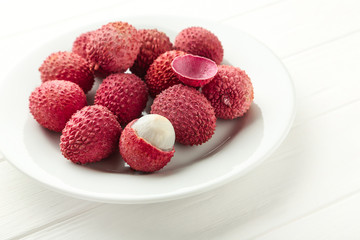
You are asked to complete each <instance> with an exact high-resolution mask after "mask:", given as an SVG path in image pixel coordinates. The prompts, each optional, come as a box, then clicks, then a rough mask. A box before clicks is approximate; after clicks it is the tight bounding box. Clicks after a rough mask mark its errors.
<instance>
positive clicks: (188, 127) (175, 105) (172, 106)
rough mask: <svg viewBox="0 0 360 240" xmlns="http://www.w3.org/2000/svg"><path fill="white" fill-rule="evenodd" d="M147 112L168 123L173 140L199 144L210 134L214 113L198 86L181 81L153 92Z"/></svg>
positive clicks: (214, 118) (213, 126)
mask: <svg viewBox="0 0 360 240" xmlns="http://www.w3.org/2000/svg"><path fill="white" fill-rule="evenodd" d="M151 113H153V114H159V115H162V116H164V117H166V118H167V119H169V121H170V122H171V123H172V125H173V126H174V129H175V135H176V141H177V142H179V143H182V144H185V145H200V144H202V143H204V142H206V141H208V140H209V139H210V138H211V137H212V135H213V134H214V131H215V127H216V117H215V112H214V109H213V107H212V106H211V104H210V102H209V101H208V100H207V99H206V98H205V96H204V95H203V94H202V93H200V92H199V91H198V90H196V89H195V88H192V87H188V86H185V85H182V84H178V85H175V86H172V87H170V88H168V89H166V90H164V91H163V92H161V93H160V94H159V95H157V96H156V98H155V100H154V103H153V105H152V106H151Z"/></svg>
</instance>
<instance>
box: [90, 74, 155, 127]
mask: <svg viewBox="0 0 360 240" xmlns="http://www.w3.org/2000/svg"><path fill="white" fill-rule="evenodd" d="M147 100H148V91H147V87H146V84H145V83H144V82H143V81H142V80H141V79H140V78H139V77H138V76H136V75H134V74H129V73H115V74H111V75H109V76H108V77H107V78H105V79H104V81H103V82H102V83H101V84H100V86H99V89H98V90H97V91H96V94H95V104H99V105H103V106H105V107H107V108H108V109H109V110H110V111H112V112H113V113H114V114H115V115H116V116H117V117H118V121H119V122H120V124H127V123H129V122H130V121H131V120H133V119H135V118H137V117H139V116H140V115H141V112H142V111H143V110H144V108H145V107H146V103H147Z"/></svg>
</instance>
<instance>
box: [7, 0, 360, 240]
mask: <svg viewBox="0 0 360 240" xmlns="http://www.w3.org/2000/svg"><path fill="white" fill-rule="evenodd" d="M359 13H360V2H359V1H358V0H253V1H251V0H240V1H239V0H238V1H235V0H233V1H225V0H223V1H195V0H192V1H188V0H185V1H160V0H152V1H140V0H134V1H115V0H113V1H111V0H108V1H94V0H88V1H75V0H72V1H70V0H63V1H45V0H33V1H25V0H23V1H20V0H12V1H10V0H2V1H1V2H0V26H1V31H0V66H1V67H0V69H1V72H0V74H1V75H0V77H1V78H0V79H1V81H6V79H4V78H3V76H4V75H5V74H6V72H7V71H8V70H9V69H11V67H12V66H15V65H16V63H17V62H18V61H19V60H20V59H21V58H22V57H23V56H25V55H26V54H27V53H28V52H30V51H31V50H32V49H33V48H34V47H37V46H40V45H41V44H42V43H44V42H46V41H47V40H48V39H52V38H54V37H56V36H57V35H60V34H62V33H64V32H66V31H67V30H68V29H74V28H77V27H81V26H83V25H86V24H88V23H89V22H95V21H107V20H111V19H121V17H122V16H131V15H142V14H159V15H169V16H170V15H175V16H185V17H196V18H201V19H204V20H206V19H210V20H213V21H216V22H221V23H224V24H228V25H230V26H232V27H235V28H237V29H240V30H242V31H245V32H247V33H249V34H251V35H252V36H254V37H256V38H257V39H259V40H260V41H262V42H263V43H264V44H266V45H267V46H269V47H270V48H271V49H272V50H273V51H274V52H275V54H277V55H278V56H279V57H280V58H281V60H282V61H283V63H284V64H285V66H286V67H287V69H288V70H289V72H290V74H291V76H292V78H293V81H294V83H295V86H296V94H297V97H296V100H297V116H296V119H295V122H294V125H293V127H292V129H291V130H290V133H289V135H288V137H287V138H286V139H285V141H284V143H283V144H282V145H281V146H280V148H279V149H278V150H277V151H276V152H275V153H274V154H273V155H272V156H271V157H270V158H269V159H267V160H266V161H265V162H264V163H263V164H262V165H261V166H259V167H257V168H256V169H255V170H254V171H252V172H251V173H249V174H247V175H246V176H245V177H242V178H239V179H238V180H236V181H234V182H232V183H230V184H227V185H225V186H224V187H221V188H220V189H217V190H214V191H210V192H207V193H204V194H201V195H198V196H195V197H191V198H187V199H182V200H175V201H171V202H165V203H155V204H148V205H112V204H102V203H95V202H88V201H83V200H78V199H74V198H70V197H66V196H63V195H61V194H58V193H54V192H52V191H50V190H48V189H45V188H44V187H42V186H40V185H39V184H38V183H36V182H34V181H32V180H30V179H29V178H28V177H26V176H24V175H23V174H21V173H20V172H18V171H17V170H16V169H14V168H13V167H12V166H11V165H10V164H9V163H8V162H7V161H6V159H4V158H3V157H0V183H1V184H0V239H261V240H265V239H266V240H267V239H292V240H293V239H327V240H330V239H360V227H359V225H360V223H359V222H360V204H359V202H360V174H359V172H360V145H359V142H360V141H359V135H360V101H359V100H360V14H359ZM19 87H21V86H19ZM1 101H4V99H1ZM0 114H1V113H0ZM1 117H6V116H3V115H2V116H1ZM0 137H1V133H0ZM0 147H1V146H0Z"/></svg>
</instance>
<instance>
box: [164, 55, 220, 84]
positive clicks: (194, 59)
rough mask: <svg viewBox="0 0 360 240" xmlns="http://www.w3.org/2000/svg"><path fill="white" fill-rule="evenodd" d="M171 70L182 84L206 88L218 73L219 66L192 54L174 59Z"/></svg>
mask: <svg viewBox="0 0 360 240" xmlns="http://www.w3.org/2000/svg"><path fill="white" fill-rule="evenodd" d="M171 68H172V70H173V71H174V72H175V73H176V75H177V77H178V79H179V80H180V82H182V83H184V84H186V85H189V86H192V87H201V86H204V85H205V84H207V83H209V82H210V81H211V80H212V79H213V78H214V77H215V75H216V74H217V72H218V67H217V64H216V63H215V62H214V61H213V60H211V59H209V58H205V57H201V56H197V55H192V54H186V55H184V56H178V57H176V58H174V60H173V61H172V62H171Z"/></svg>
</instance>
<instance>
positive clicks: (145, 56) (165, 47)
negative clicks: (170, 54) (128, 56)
mask: <svg viewBox="0 0 360 240" xmlns="http://www.w3.org/2000/svg"><path fill="white" fill-rule="evenodd" d="M139 34H140V36H141V40H142V45H141V48H140V52H139V54H138V56H137V58H136V60H135V62H134V65H133V66H132V67H131V68H130V71H131V72H132V73H133V74H135V75H137V76H139V77H141V78H143V77H144V76H145V74H146V71H147V70H148V69H149V66H150V64H151V63H153V61H154V60H155V59H156V58H157V57H158V56H159V55H160V54H162V53H164V52H166V51H170V50H171V49H172V47H173V46H172V43H171V42H170V39H169V37H168V36H167V35H166V34H165V33H163V32H160V31H158V30H157V29H141V30H139Z"/></svg>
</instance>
